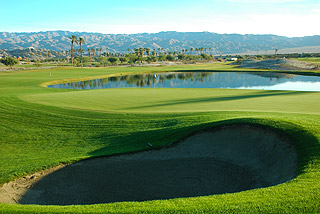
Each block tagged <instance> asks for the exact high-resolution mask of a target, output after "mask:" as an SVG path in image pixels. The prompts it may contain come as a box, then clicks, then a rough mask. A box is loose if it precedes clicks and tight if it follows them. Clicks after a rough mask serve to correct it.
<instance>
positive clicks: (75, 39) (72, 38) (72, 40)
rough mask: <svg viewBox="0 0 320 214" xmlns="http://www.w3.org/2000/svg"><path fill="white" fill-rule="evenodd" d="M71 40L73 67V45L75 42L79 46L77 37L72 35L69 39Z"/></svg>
mask: <svg viewBox="0 0 320 214" xmlns="http://www.w3.org/2000/svg"><path fill="white" fill-rule="evenodd" d="M69 39H71V64H72V66H73V43H74V42H75V43H77V44H78V40H77V37H76V36H75V35H72V36H71V37H69Z"/></svg>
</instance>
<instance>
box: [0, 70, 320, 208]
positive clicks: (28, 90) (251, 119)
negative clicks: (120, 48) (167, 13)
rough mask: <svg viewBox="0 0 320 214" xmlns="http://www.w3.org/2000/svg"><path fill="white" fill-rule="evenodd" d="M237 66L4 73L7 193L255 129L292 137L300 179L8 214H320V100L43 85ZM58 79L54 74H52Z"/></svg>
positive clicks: (1, 140)
mask: <svg viewBox="0 0 320 214" xmlns="http://www.w3.org/2000/svg"><path fill="white" fill-rule="evenodd" d="M187 69H190V70H233V68H232V67H231V66H230V65H224V64H215V65H195V66H172V67H157V68H140V67H139V68H107V69H102V68H101V69H72V68H57V69H54V70H52V69H50V71H49V70H43V71H40V70H37V71H34V72H30V71H28V72H27V71H15V72H0V91H1V93H0V184H3V183H5V182H7V181H10V180H13V179H14V178H16V177H21V176H23V175H26V174H30V173H32V172H35V171H38V170H40V169H43V168H48V167H51V166H54V165H57V164H59V163H66V162H73V161H76V160H79V159H83V158H88V157H94V156H101V155H110V154H116V153H123V152H132V151H138V150H143V149H147V148H148V146H147V143H148V142H151V143H152V144H153V145H154V146H156V147H161V146H164V145H166V144H170V143H173V142H175V141H177V140H178V139H181V138H183V137H184V136H186V135H188V134H190V133H192V132H195V131H197V130H200V129H202V128H204V127H208V126H210V127H212V126H219V125H222V124H234V123H250V124H260V125H263V126H268V127H272V128H274V129H277V130H279V131H281V132H283V133H285V134H287V135H289V136H290V137H291V138H292V140H293V142H294V143H295V144H296V147H297V148H298V156H299V163H300V164H299V176H298V177H297V178H296V179H294V180H292V181H290V182H288V183H285V184H281V185H277V186H274V187H268V188H264V189H256V190H249V191H244V192H240V193H235V194H225V195H214V196H206V197H194V198H180V199H172V200H158V201H148V202H139V203H137V202H125V203H112V204H98V205H88V206H37V205H17V204H16V205H8V204H0V213H1V212H3V213H17V212H20V213H25V212H43V213H49V212H56V213H60V212H66V213H68V212H75V213H100V212H110V213H128V212H146V213H150V212H162V213H206V212H227V213H238V212H250V213H279V212H281V213H317V212H320V205H319V201H320V195H319V194H318V193H319V191H320V182H319V179H320V126H319V124H320V115H319V113H320V110H319V107H320V103H319V100H320V99H319V98H320V93H317V92H313V93H308V92H303V93H302V92H279V91H257V90H239V91H237V90H217V89H199V90H193V89H179V90H176V89H162V90H157V91H156V94H155V95H154V93H153V90H152V89H151V90H150V89H132V90H131V89H130V90H129V89H121V90H120V89H112V90H95V91H72V90H59V89H48V88H44V87H41V86H40V85H41V84H42V83H43V82H48V81H53V80H60V79H70V78H73V79H74V78H87V77H93V76H103V75H109V74H121V73H128V72H147V71H151V72H154V71H157V72H159V71H174V70H187ZM49 72H51V73H52V75H51V76H50V75H49Z"/></svg>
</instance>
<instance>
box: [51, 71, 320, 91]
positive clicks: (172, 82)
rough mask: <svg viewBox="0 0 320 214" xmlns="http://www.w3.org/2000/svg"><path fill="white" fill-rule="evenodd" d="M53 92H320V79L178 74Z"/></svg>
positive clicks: (88, 83) (102, 81)
mask: <svg viewBox="0 0 320 214" xmlns="http://www.w3.org/2000/svg"><path fill="white" fill-rule="evenodd" d="M48 87H49V88H64V89H104V88H130V87H134V88H231V89H260V90H294V91H320V77H318V76H301V75H294V74H283V73H266V72H254V73H239V72H174V73H159V74H140V75H125V76H117V77H108V78H103V79H94V80H88V81H79V82H73V83H63V84H56V85H50V86H48Z"/></svg>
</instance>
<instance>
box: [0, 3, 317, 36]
mask: <svg viewBox="0 0 320 214" xmlns="http://www.w3.org/2000/svg"><path fill="white" fill-rule="evenodd" d="M319 21H320V0H157V1H153V0H113V1H109V0H76V1H75V0H55V1H52V0H50V1H48V0H33V1H32V0H15V1H8V0H0V32H38V31H51V30H67V31H78V32H98V33H105V34H132V33H157V32H161V31H178V32H203V31H208V32H214V33H227V34H232V33H237V34H275V35H280V36H287V37H300V36H312V35H320V28H319V24H318V23H319Z"/></svg>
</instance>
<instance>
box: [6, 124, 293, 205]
mask: <svg viewBox="0 0 320 214" xmlns="http://www.w3.org/2000/svg"><path fill="white" fill-rule="evenodd" d="M296 175H297V154H296V151H295V148H294V147H293V145H292V144H291V143H290V142H289V141H288V139H287V138H286V137H284V136H282V135H280V134H278V133H276V132H275V131H272V130H270V129H265V128H260V127H254V126H248V125H234V126H226V127H222V128H218V129H212V130H205V131H202V132H198V133H196V134H194V135H192V136H189V137H187V138H186V139H184V140H182V141H181V142H179V143H176V144H175V145H173V146H172V147H170V148H163V149H160V150H150V151H145V152H139V153H134V154H125V155H119V156H112V157H105V158H96V159H90V160H85V161H80V162H78V163H75V164H71V165H68V166H59V167H56V168H54V169H50V170H45V171H43V172H39V173H37V174H35V175H32V176H28V177H24V178H21V179H18V180H16V181H14V182H10V183H7V184H5V185H3V186H2V187H1V188H0V202H2V203H21V204H42V205H70V204H96V203H108V202H120V201H146V200H155V199H170V198H177V197H194V196H205V195H213V194H223V193H232V192H240V191H244V190H249V189H255V188H261V187H268V186H273V185H277V184H280V183H283V182H286V181H289V180H291V179H293V178H294V177H295V176H296Z"/></svg>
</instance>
